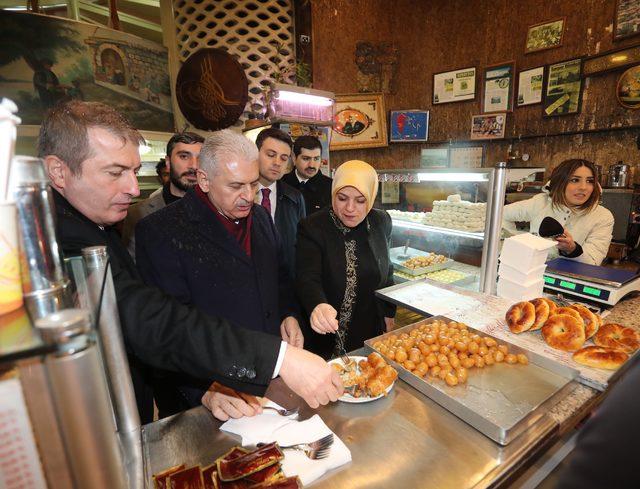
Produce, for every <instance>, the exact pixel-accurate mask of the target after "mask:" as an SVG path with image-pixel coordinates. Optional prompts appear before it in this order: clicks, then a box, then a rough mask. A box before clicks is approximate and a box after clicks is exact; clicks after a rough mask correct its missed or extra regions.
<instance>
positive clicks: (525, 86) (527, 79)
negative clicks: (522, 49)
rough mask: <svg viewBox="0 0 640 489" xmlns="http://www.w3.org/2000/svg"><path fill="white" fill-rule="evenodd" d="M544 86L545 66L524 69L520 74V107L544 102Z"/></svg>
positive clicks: (518, 99) (518, 101)
mask: <svg viewBox="0 0 640 489" xmlns="http://www.w3.org/2000/svg"><path fill="white" fill-rule="evenodd" d="M543 86H544V66H540V67H539V68H532V69H530V70H523V71H521V72H520V73H519V74H518V98H517V99H516V100H517V101H516V104H517V105H518V107H523V106H525V105H534V104H539V103H540V102H542V87H543Z"/></svg>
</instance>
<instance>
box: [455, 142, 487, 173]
mask: <svg viewBox="0 0 640 489" xmlns="http://www.w3.org/2000/svg"><path fill="white" fill-rule="evenodd" d="M483 162H484V146H460V147H455V148H451V149H450V150H449V166H450V167H451V168H482V163H483Z"/></svg>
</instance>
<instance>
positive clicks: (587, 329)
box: [571, 304, 600, 339]
mask: <svg viewBox="0 0 640 489" xmlns="http://www.w3.org/2000/svg"><path fill="white" fill-rule="evenodd" d="M571 309H575V310H576V311H578V314H580V317H581V318H582V321H583V322H584V335H585V337H586V338H587V339H589V338H591V337H592V336H593V335H594V334H596V331H598V327H599V326H600V323H599V322H598V318H596V315H595V314H594V313H592V312H591V311H590V310H589V309H587V308H586V307H584V306H583V305H582V304H573V305H572V306H571Z"/></svg>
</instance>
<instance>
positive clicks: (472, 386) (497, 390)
mask: <svg viewBox="0 0 640 489" xmlns="http://www.w3.org/2000/svg"><path fill="white" fill-rule="evenodd" d="M435 320H445V321H450V319H449V318H446V317H444V316H434V317H432V318H429V319H425V320H422V321H419V322H417V323H414V324H410V325H408V326H405V327H403V328H400V329H397V330H395V331H392V332H390V333H385V334H384V335H381V336H377V337H375V338H371V339H369V340H367V341H365V343H364V344H365V349H366V350H367V351H369V352H371V351H377V350H375V349H374V348H373V345H374V344H375V343H376V342H378V341H384V340H385V339H386V338H387V337H389V336H390V335H392V334H395V335H397V336H399V335H401V334H402V333H408V332H410V331H411V330H413V329H415V328H416V327H418V326H420V325H422V324H424V323H431V322H433V321H435ZM469 331H473V332H475V333H477V334H479V335H481V336H491V335H488V334H486V333H483V332H481V331H478V330H475V329H474V328H471V327H469ZM496 341H498V342H499V343H504V344H507V345H508V346H509V351H510V352H511V353H515V354H518V353H524V354H526V355H527V357H528V358H529V364H528V365H520V364H516V365H508V364H506V363H497V364H494V365H492V366H490V367H485V368H483V369H477V368H473V369H470V370H469V377H468V380H467V382H466V384H459V385H457V386H455V387H449V386H448V385H447V384H445V383H444V382H442V381H440V380H439V379H438V380H434V379H430V380H424V379H422V378H421V377H418V376H416V375H414V374H413V373H411V372H410V371H409V370H406V369H405V368H404V367H402V366H401V365H400V364H398V363H396V362H394V361H391V360H389V359H388V358H386V357H385V359H386V360H387V361H388V362H389V363H390V364H391V365H392V366H393V367H394V368H396V369H397V370H398V374H399V377H400V378H401V379H402V380H404V381H405V382H407V383H408V384H409V385H411V386H412V387H414V388H416V389H417V390H419V391H420V392H422V393H423V394H424V395H426V396H427V397H429V398H430V399H432V400H433V401H435V402H437V403H438V404H440V405H441V406H442V407H443V408H445V409H446V410H448V411H450V412H451V413H453V414H454V415H456V416H457V417H458V418H460V419H462V420H463V421H464V422H466V423H468V424H470V425H471V426H473V427H474V428H475V429H477V430H478V431H480V432H481V433H482V434H484V435H485V436H487V437H489V438H491V439H492V440H494V441H495V442H497V443H499V444H500V445H507V444H508V443H509V442H511V441H512V440H514V439H515V438H516V437H517V436H518V435H520V434H521V433H522V432H523V431H525V430H527V429H528V428H529V427H530V426H532V425H533V424H534V423H536V422H537V421H538V420H539V419H540V418H541V417H542V416H543V415H544V413H545V411H546V408H547V407H548V405H551V404H552V403H553V399H554V398H555V397H556V396H558V395H560V394H561V393H562V392H563V391H565V389H566V390H568V389H570V388H571V387H570V386H569V384H570V383H571V381H572V380H574V379H576V378H577V377H578V375H579V372H578V370H576V369H573V368H570V367H566V366H564V365H561V364H559V363H557V362H554V361H553V360H550V359H548V358H545V357H543V356H541V355H538V354H537V353H534V352H530V351H527V350H525V349H523V348H520V347H518V346H516V345H513V344H511V343H509V342H507V341H502V340H500V339H498V338H496ZM383 356H384V355H383Z"/></svg>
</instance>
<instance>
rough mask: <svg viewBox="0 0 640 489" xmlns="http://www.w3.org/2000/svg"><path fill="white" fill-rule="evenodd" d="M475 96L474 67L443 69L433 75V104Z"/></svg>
mask: <svg viewBox="0 0 640 489" xmlns="http://www.w3.org/2000/svg"><path fill="white" fill-rule="evenodd" d="M475 98H476V68H475V67H471V68H463V69H461V70H454V71H445V72H442V73H435V74H434V75H433V104H434V105H437V104H446V103H450V102H463V101H466V100H475Z"/></svg>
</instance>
